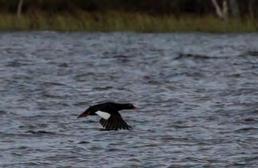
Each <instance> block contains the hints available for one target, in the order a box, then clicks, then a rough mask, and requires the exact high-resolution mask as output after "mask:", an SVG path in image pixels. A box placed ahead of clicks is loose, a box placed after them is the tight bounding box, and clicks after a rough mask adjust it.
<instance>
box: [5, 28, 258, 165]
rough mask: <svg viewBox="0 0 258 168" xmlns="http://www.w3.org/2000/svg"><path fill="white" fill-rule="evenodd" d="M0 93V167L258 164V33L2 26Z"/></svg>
mask: <svg viewBox="0 0 258 168" xmlns="http://www.w3.org/2000/svg"><path fill="white" fill-rule="evenodd" d="M0 95H1V96H0V151H1V152H0V167H8V168H20V167H24V168H28V167H37V168H39V167H42V168H45V167H78V168H79V167H96V168H97V167H107V168H109V167H148V168H149V167H154V168H156V167H171V168H172V167H248V168H250V167H257V165H258V34H244V35H241V34H224V35H212V34H134V33H109V34H105V33H93V34H87V33H71V34H70V33H54V32H40V33H38V32H33V33H26V32H25V33H1V34H0ZM106 100H113V101H119V102H132V103H134V104H136V105H137V106H138V107H139V109H138V111H137V112H131V111H124V112H122V115H123V117H124V118H125V120H126V121H127V122H128V123H129V124H130V125H131V126H133V127H134V129H133V130H132V131H109V132H108V131H99V128H100V124H99V123H98V120H99V119H98V118H97V117H96V118H95V116H94V117H91V118H85V119H77V118H76V116H77V115H78V114H79V113H81V112H82V111H83V110H84V109H85V108H87V107H88V106H89V105H92V104H95V103H97V102H103V101H106Z"/></svg>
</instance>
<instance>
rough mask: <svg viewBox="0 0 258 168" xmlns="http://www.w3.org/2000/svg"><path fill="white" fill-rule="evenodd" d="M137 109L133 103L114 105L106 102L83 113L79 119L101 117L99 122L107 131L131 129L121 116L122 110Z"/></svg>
mask: <svg viewBox="0 0 258 168" xmlns="http://www.w3.org/2000/svg"><path fill="white" fill-rule="evenodd" d="M130 109H136V107H135V106H134V105H133V104H131V103H125V104H122V103H114V102H106V103H101V104H97V105H93V106H90V107H89V108H88V109H86V110H85V111H84V112H83V113H81V114H80V115H79V116H78V118H81V117H87V116H88V115H98V116H100V117H101V119H100V120H99V122H100V124H101V125H102V126H103V127H104V128H105V130H118V129H127V130H129V129H131V128H132V127H131V126H129V125H128V124H127V123H126V122H125V121H124V120H123V118H122V116H121V115H120V114H119V112H118V111H120V110H130Z"/></svg>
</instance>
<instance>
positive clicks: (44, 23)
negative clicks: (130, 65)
mask: <svg viewBox="0 0 258 168" xmlns="http://www.w3.org/2000/svg"><path fill="white" fill-rule="evenodd" d="M0 30H2V31H16V30H19V31H28V30H55V31H87V32H95V31H102V32H111V31H135V32H193V31H194V32H196V31H197V32H256V31H257V30H258V22H257V21H256V20H254V19H249V18H246V19H241V20H239V19H229V20H228V21H222V20H220V19H218V18H216V17H213V16H202V17H194V16H183V17H180V18H175V17H174V16H173V15H166V16H152V15H148V14H143V13H125V12H111V11H110V12H103V13H101V12H98V13H87V12H78V13H76V14H73V15H71V14H68V13H60V14H54V15H49V14H46V13H40V12H38V13H34V14H24V15H22V16H21V17H20V18H17V17H16V15H12V14H7V13H0Z"/></svg>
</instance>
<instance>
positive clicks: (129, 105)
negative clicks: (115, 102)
mask: <svg viewBox="0 0 258 168" xmlns="http://www.w3.org/2000/svg"><path fill="white" fill-rule="evenodd" d="M123 109H128V110H130V109H136V107H135V106H134V105H133V104H131V103H126V104H123Z"/></svg>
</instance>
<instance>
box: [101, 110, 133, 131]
mask: <svg viewBox="0 0 258 168" xmlns="http://www.w3.org/2000/svg"><path fill="white" fill-rule="evenodd" d="M99 122H100V124H101V125H102V126H103V127H104V128H105V129H106V130H118V129H127V130H129V129H131V128H132V127H131V126H130V125H128V124H127V123H126V122H125V121H124V120H123V119H122V117H121V115H119V114H118V115H111V117H110V118H109V119H107V120H105V119H103V118H101V119H100V121H99Z"/></svg>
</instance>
